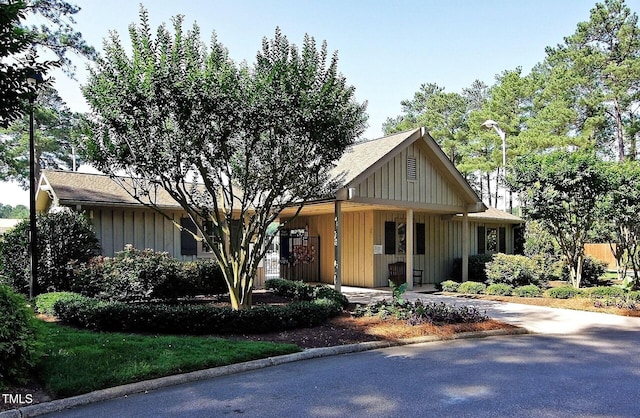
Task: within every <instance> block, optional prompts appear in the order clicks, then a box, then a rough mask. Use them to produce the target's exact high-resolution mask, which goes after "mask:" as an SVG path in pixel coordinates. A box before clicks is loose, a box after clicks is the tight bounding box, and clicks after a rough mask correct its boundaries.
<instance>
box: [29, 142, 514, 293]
mask: <svg viewBox="0 0 640 418" xmlns="http://www.w3.org/2000/svg"><path fill="white" fill-rule="evenodd" d="M333 174H334V176H335V177H337V178H340V179H341V181H342V184H343V187H341V188H340V189H339V190H337V191H336V193H335V196H334V197H330V198H326V199H319V200H315V201H309V202H306V204H305V206H304V207H303V209H302V211H301V212H300V214H299V215H298V216H297V217H296V218H295V219H293V220H292V221H291V223H290V224H289V225H288V229H287V230H284V231H281V235H280V241H279V250H280V256H281V257H280V261H282V262H286V263H287V264H281V266H282V267H283V269H282V271H281V272H280V274H281V275H283V276H285V277H293V276H295V275H304V277H303V278H304V279H307V280H311V281H318V282H323V283H335V284H336V285H337V286H339V285H340V284H344V285H349V286H360V287H383V286H388V279H389V272H390V268H392V267H393V266H402V269H401V270H399V271H402V274H404V275H405V279H406V281H407V284H408V286H409V288H411V287H412V286H413V283H414V281H416V282H417V283H419V284H428V283H438V282H441V281H443V280H446V279H447V278H449V277H451V274H452V269H453V263H454V261H455V260H456V259H460V262H461V264H462V277H463V278H466V276H467V271H468V269H467V266H468V261H467V260H468V256H469V255H471V254H478V253H484V252H506V253H512V252H513V250H514V236H515V233H516V231H517V228H519V226H520V225H521V223H522V220H521V219H520V218H518V217H516V216H513V215H510V214H507V213H505V212H502V211H498V210H496V209H493V208H487V207H486V206H485V205H484V204H483V203H482V201H481V200H480V198H479V197H478V196H477V194H476V193H475V192H474V191H473V189H472V188H471V187H470V186H469V184H468V183H467V182H466V181H465V179H464V178H463V176H462V175H461V174H460V173H459V172H458V171H457V170H456V168H455V167H454V166H453V164H452V163H451V162H450V161H449V160H448V159H447V157H446V156H445V155H444V153H443V152H442V150H441V149H440V147H439V146H438V145H437V144H436V142H435V141H434V140H433V139H432V138H431V136H430V135H429V134H428V133H427V132H426V131H425V130H424V129H416V130H412V131H408V132H403V133H399V134H395V135H390V136H387V137H384V138H380V139H376V140H373V141H368V142H363V143H358V144H355V145H353V146H352V147H351V148H350V149H349V150H348V151H347V152H346V153H345V154H344V155H343V156H342V158H341V159H340V160H339V161H337V164H336V167H335V168H334V171H333ZM126 185H127V184H126V183H125V186H126ZM154 199H155V201H154V202H155V203H156V204H157V205H158V206H159V207H160V208H161V209H162V210H163V212H164V213H165V214H166V215H167V216H164V215H162V214H160V213H158V212H157V211H154V210H152V209H149V208H147V207H145V206H144V205H141V204H140V203H139V202H138V201H136V200H135V199H134V198H133V197H131V195H130V194H129V193H127V192H126V191H125V190H124V189H123V188H122V187H121V186H120V185H119V184H118V183H116V182H115V181H114V180H113V179H111V178H109V177H107V176H104V175H99V174H82V173H77V172H62V171H50V170H45V171H44V173H43V174H42V178H41V180H40V183H39V189H38V192H37V201H36V208H37V210H38V211H41V212H43V211H48V210H52V209H54V208H56V207H70V208H72V209H74V210H78V211H84V212H85V213H87V215H88V217H89V218H90V219H91V221H92V222H93V225H94V227H95V231H96V235H97V237H98V239H99V241H100V243H101V245H102V250H103V255H106V256H112V255H113V254H114V253H115V252H117V251H121V250H122V249H123V248H124V246H125V245H126V244H132V245H133V246H134V247H136V248H153V249H155V250H157V251H166V252H168V253H170V254H172V255H173V256H174V257H176V258H179V259H182V260H193V259H197V258H203V257H210V256H211V255H210V254H209V253H208V252H207V250H206V246H203V245H202V242H198V241H196V240H194V239H193V236H192V235H191V234H189V233H185V232H181V231H180V229H179V228H176V226H175V225H183V226H186V227H189V226H188V222H189V221H188V218H186V216H185V214H184V212H183V210H182V209H181V208H180V207H179V206H178V205H177V204H176V202H174V201H173V200H172V199H171V198H170V197H169V195H168V194H167V193H166V192H165V191H163V190H158V192H157V193H156V194H154ZM294 213H295V208H286V209H285V210H284V211H283V212H282V214H281V219H283V220H284V219H288V218H291V217H293V214H294ZM399 262H400V263H404V264H400V265H399V264H396V263H399ZM418 273H419V274H418ZM414 275H415V277H414ZM258 282H259V280H258Z"/></svg>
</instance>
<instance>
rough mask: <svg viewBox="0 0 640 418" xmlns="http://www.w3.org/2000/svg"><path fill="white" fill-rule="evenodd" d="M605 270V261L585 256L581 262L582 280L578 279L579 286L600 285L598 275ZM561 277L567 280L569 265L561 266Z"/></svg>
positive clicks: (600, 275)
mask: <svg viewBox="0 0 640 418" xmlns="http://www.w3.org/2000/svg"><path fill="white" fill-rule="evenodd" d="M606 272H607V263H605V262H604V261H600V260H597V259H595V258H593V257H591V256H586V257H585V258H584V263H583V264H582V280H581V281H580V286H584V287H592V286H598V285H600V277H602V276H603V275H604V274H605V273H606ZM561 279H562V280H563V281H565V282H569V267H568V266H567V265H565V266H563V267H562V276H561Z"/></svg>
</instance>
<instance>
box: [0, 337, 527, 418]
mask: <svg viewBox="0 0 640 418" xmlns="http://www.w3.org/2000/svg"><path fill="white" fill-rule="evenodd" d="M519 334H529V331H527V330H526V329H524V328H512V329H497V330H491V331H478V332H464V333H460V334H456V335H454V336H453V337H451V338H441V337H438V336H425V337H415V338H407V339H402V340H398V341H369V342H364V343H357V344H347V345H338V346H334V347H323V348H310V349H308V350H304V351H301V352H299V353H293V354H285V355H282V356H276V357H267V358H264V359H260V360H253V361H247V362H244V363H237V364H230V365H228V366H221V367H215V368H211V369H205V370H197V371H194V372H189V373H182V374H177V375H172V376H166V377H159V378H157V379H151V380H143V381H141V382H135V383H129V384H126V385H121V386H115V387H112V388H108V389H101V390H96V391H94V392H89V393H85V394H83V395H78V396H73V397H71V398H64V399H57V400H54V401H50V402H42V403H38V404H35V405H28V406H23V407H20V408H17V409H11V410H8V411H4V412H0V418H26V417H36V416H39V415H44V414H49V413H52V412H57V411H62V410H64V409H70V408H75V407H78V406H82V405H87V404H90V403H94V402H101V401H106V400H109V399H115V398H121V397H127V396H128V395H133V394H136V393H142V392H148V391H150V390H155V389H160V388H164V387H168V386H175V385H180V384H183V383H189V382H197V381H199V380H205V379H211V378H214V377H218V376H227V375H230V374H235V373H242V372H247V371H251V370H257V369H262V368H265V367H271V366H277V365H279V364H284V363H292V362H294V361H301V360H309V359H313V358H319V357H329V356H335V355H338V354H348V353H358V352H361V351H368V350H376V349H379V348H388V347H394V346H400V345H408V344H420V343H431V342H436V341H446V340H461V339H471V338H486V337H495V336H502V335H519Z"/></svg>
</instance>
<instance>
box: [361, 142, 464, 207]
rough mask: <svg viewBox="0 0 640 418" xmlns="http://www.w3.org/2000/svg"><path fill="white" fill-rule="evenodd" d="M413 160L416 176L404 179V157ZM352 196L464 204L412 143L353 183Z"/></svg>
mask: <svg viewBox="0 0 640 418" xmlns="http://www.w3.org/2000/svg"><path fill="white" fill-rule="evenodd" d="M408 157H413V158H415V159H416V179H415V180H408V179H407V158H408ZM356 190H357V192H356V196H358V197H363V198H369V199H384V200H393V201H403V202H411V203H421V204H434V205H446V206H456V207H464V202H463V200H462V199H461V198H460V196H459V195H458V194H457V193H456V192H455V190H454V189H453V188H452V187H451V186H450V185H449V182H448V181H447V180H446V179H445V178H444V177H443V176H442V174H440V171H439V169H438V168H437V167H435V166H434V165H433V164H432V163H431V161H430V160H429V157H428V155H427V152H426V150H425V146H424V145H421V144H420V143H418V142H414V143H413V144H411V145H410V146H409V147H407V148H405V149H404V150H402V152H400V153H398V154H397V155H396V156H395V157H394V158H392V159H391V160H390V161H388V162H387V163H386V164H384V165H382V167H380V168H378V169H377V170H376V171H374V172H373V173H372V174H371V175H369V176H368V177H367V178H366V179H364V180H363V181H362V182H360V183H359V184H358V185H356Z"/></svg>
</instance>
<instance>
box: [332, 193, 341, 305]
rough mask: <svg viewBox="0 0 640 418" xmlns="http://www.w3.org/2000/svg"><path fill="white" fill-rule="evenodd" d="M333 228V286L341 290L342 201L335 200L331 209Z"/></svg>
mask: <svg viewBox="0 0 640 418" xmlns="http://www.w3.org/2000/svg"><path fill="white" fill-rule="evenodd" d="M333 214H334V218H333V219H334V230H333V249H334V258H333V286H334V288H335V289H336V290H337V291H338V292H341V291H342V290H341V287H342V201H341V200H336V202H335V206H334V209H333Z"/></svg>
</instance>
